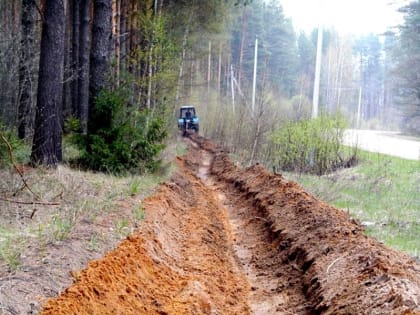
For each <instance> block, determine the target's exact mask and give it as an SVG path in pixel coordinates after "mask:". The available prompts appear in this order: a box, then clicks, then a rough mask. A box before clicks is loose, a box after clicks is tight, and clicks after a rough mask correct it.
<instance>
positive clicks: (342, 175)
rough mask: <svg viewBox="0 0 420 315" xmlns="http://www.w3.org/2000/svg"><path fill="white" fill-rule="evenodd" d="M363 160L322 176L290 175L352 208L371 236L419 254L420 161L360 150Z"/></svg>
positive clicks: (323, 196) (338, 204)
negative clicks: (351, 166) (353, 165)
mask: <svg viewBox="0 0 420 315" xmlns="http://www.w3.org/2000/svg"><path fill="white" fill-rule="evenodd" d="M360 160H361V161H360V163H359V165H358V166H356V167H354V168H351V169H344V170H340V171H338V172H335V173H333V174H329V175H324V176H321V177H318V176H311V175H296V174H291V173H287V174H285V176H286V177H289V178H290V179H293V180H295V181H297V182H298V183H299V184H300V185H302V186H303V187H304V188H305V189H306V190H308V191H310V192H312V193H313V194H314V195H316V196H317V197H318V198H320V199H322V200H325V201H327V202H329V203H331V204H333V205H334V206H336V207H338V208H341V209H343V210H345V211H348V212H350V214H351V215H352V217H354V218H356V219H358V220H359V221H361V222H362V223H363V224H365V225H366V233H367V234H368V235H370V236H372V237H374V238H376V239H378V240H380V241H382V242H384V243H385V244H387V245H389V246H391V247H393V248H396V249H398V250H402V251H405V252H407V253H409V254H411V255H413V256H415V257H419V253H420V161H412V160H405V159H401V158H397V157H391V156H387V155H383V154H379V153H371V152H366V151H360Z"/></svg>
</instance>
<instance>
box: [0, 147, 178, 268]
mask: <svg viewBox="0 0 420 315" xmlns="http://www.w3.org/2000/svg"><path fill="white" fill-rule="evenodd" d="M23 149H25V148H23ZM23 149H19V152H18V151H16V152H15V155H19V156H21V155H22V156H23V158H22V159H20V160H19V162H20V161H25V158H24V157H25V156H26V158H27V157H28V152H29V151H28V150H26V149H27V148H26V149H25V150H23ZM185 151H186V146H185V144H183V143H179V142H176V141H174V142H172V143H169V144H168V146H167V149H166V150H165V151H164V152H162V165H163V166H162V168H161V169H160V170H159V171H158V172H157V173H155V174H144V175H139V174H130V175H126V176H114V175H111V174H104V173H94V172H88V171H82V170H79V169H74V168H73V169H72V168H70V167H69V166H68V165H66V164H64V165H59V166H58V167H57V169H46V168H42V167H39V168H36V169H31V168H27V169H25V173H24V176H25V180H26V181H27V183H28V185H29V186H30V187H31V189H32V190H33V191H34V192H35V193H36V194H37V195H39V196H40V199H41V200H42V201H45V202H53V203H58V205H54V206H51V205H42V204H38V205H36V206H35V205H33V204H19V203H14V202H4V201H1V200H0V208H1V211H0V267H3V266H6V265H7V266H8V268H9V269H10V270H16V269H18V268H19V266H20V264H21V256H20V253H21V252H22V250H24V248H25V244H26V245H27V244H29V243H35V244H36V245H35V246H33V248H35V247H37V246H38V247H40V248H41V247H42V246H44V247H45V244H54V243H56V242H61V243H63V242H66V241H67V242H71V239H72V237H73V234H74V233H79V232H78V231H80V229H79V227H80V226H83V225H84V226H85V227H82V229H85V230H84V231H86V229H90V227H91V229H92V230H90V235H89V234H88V235H86V236H84V235H85V234H83V233H85V232H83V231H82V234H81V235H75V239H77V238H78V237H83V238H85V239H84V242H85V247H86V249H87V250H88V251H91V252H101V249H102V248H103V247H104V246H112V244H115V242H117V241H119V240H120V239H121V238H124V237H126V236H127V235H128V234H129V233H130V232H131V231H133V229H135V228H136V227H138V225H139V224H140V223H141V221H142V220H143V219H144V216H145V213H144V209H143V208H142V206H141V199H143V198H144V197H146V196H147V195H149V194H151V193H153V191H154V188H155V187H156V186H157V185H158V184H159V183H161V182H163V181H165V180H167V179H168V178H169V177H170V176H171V174H172V172H173V170H174V169H175V167H174V164H173V162H172V161H173V160H174V156H175V155H178V154H182V153H185ZM64 152H65V154H66V157H67V158H69V157H70V158H71V157H74V156H77V154H78V152H77V150H76V149H75V148H74V147H73V146H71V145H69V144H68V143H66V141H64ZM5 162H7V161H5ZM65 163H66V161H65ZM6 164H7V163H6ZM0 197H2V198H6V199H10V200H16V201H28V202H31V201H34V200H35V197H34V195H32V194H31V193H29V191H28V190H26V189H22V181H21V179H20V177H19V176H18V174H16V172H14V170H13V169H12V167H11V166H7V167H3V168H1V167H0ZM31 214H33V218H32V217H30V216H31ZM98 221H99V222H101V225H100V226H99V227H98V226H97V225H96V222H98ZM89 224H90V227H89V226H88V227H86V225H89ZM107 224H108V225H110V226H108V227H107V228H103V226H107ZM52 246H53V245H52ZM40 254H42V253H40Z"/></svg>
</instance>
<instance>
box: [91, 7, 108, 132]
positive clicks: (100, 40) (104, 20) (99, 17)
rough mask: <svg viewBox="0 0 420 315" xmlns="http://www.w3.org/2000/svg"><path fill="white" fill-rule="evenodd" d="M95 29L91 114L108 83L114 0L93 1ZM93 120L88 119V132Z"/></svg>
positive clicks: (93, 38) (92, 56)
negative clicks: (97, 98) (96, 99)
mask: <svg viewBox="0 0 420 315" xmlns="http://www.w3.org/2000/svg"><path fill="white" fill-rule="evenodd" d="M93 12H94V13H93V31H92V48H91V54H90V71H89V72H90V78H89V116H90V117H91V116H92V113H93V110H94V102H95V98H96V97H97V96H98V95H99V92H100V91H101V90H102V89H103V88H104V87H105V85H106V76H107V74H108V70H109V56H110V47H111V27H112V24H111V18H112V0H94V1H93ZM91 123H93V124H95V123H98V122H91V121H90V120H88V133H89V129H90V128H89V126H90V125H91Z"/></svg>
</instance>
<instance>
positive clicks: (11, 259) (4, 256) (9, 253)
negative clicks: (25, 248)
mask: <svg viewBox="0 0 420 315" xmlns="http://www.w3.org/2000/svg"><path fill="white" fill-rule="evenodd" d="M0 259H1V260H3V261H4V262H5V263H6V264H7V265H8V266H9V268H10V269H11V270H17V269H18V267H19V265H20V249H19V248H18V246H16V240H14V239H12V238H11V237H9V236H6V238H5V239H4V240H3V241H2V242H0Z"/></svg>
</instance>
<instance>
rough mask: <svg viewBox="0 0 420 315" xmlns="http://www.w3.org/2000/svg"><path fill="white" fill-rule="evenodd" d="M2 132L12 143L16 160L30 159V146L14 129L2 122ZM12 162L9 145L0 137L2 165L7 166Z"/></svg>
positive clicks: (25, 160)
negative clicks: (8, 127)
mask: <svg viewBox="0 0 420 315" xmlns="http://www.w3.org/2000/svg"><path fill="white" fill-rule="evenodd" d="M0 133H1V134H2V136H3V137H4V138H5V139H6V140H7V142H8V143H9V144H10V146H11V148H12V153H13V157H14V159H15V162H17V163H25V162H27V161H28V160H29V147H28V146H27V145H25V143H24V142H23V141H22V140H20V139H19V138H18V137H17V136H16V135H15V133H14V132H13V131H12V130H10V129H7V128H6V127H4V125H2V124H1V123H0ZM10 163H11V161H10V155H9V147H8V145H7V144H6V142H5V141H4V140H3V139H0V167H5V166H6V165H9V164H10Z"/></svg>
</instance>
